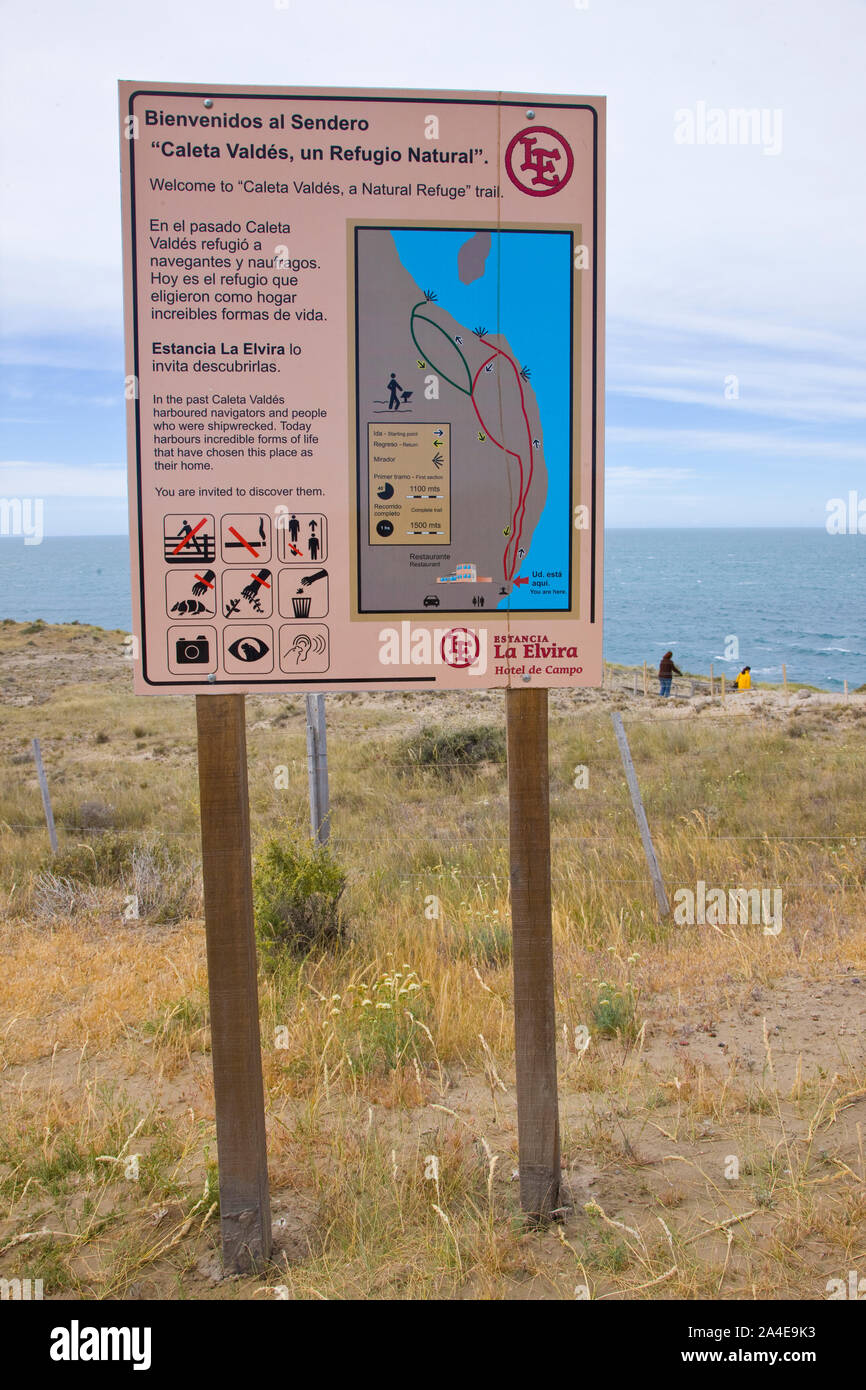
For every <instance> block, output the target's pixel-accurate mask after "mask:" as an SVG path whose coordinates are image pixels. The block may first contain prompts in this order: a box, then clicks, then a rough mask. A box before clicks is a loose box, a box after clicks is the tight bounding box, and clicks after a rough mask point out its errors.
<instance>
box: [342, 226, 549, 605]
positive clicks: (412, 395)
mask: <svg viewBox="0 0 866 1390" xmlns="http://www.w3.org/2000/svg"><path fill="white" fill-rule="evenodd" d="M574 243H575V237H574V233H573V232H572V231H571V230H565V231H535V230H533V231H517V230H505V229H501V228H492V229H491V228H485V229H483V230H482V229H479V230H476V231H467V229H466V228H465V227H460V228H442V227H436V228H401V229H396V228H383V227H359V228H357V229H356V232H355V245H356V255H355V284H356V290H357V321H358V331H357V343H358V352H357V373H358V375H357V401H358V407H359V410H360V411H363V410H364V409H365V408H366V409H367V410H368V411H369V412H370V414H371V415H372V416H373V417H374V418H375V417H382V416H386V417H387V421H388V428H389V430H390V431H391V434H390V435H389V438H391V439H392V440H393V441H394V447H395V448H398V447H399V438H398V434H399V431H400V428H401V427H402V429H403V430H404V431H406V430H411V445H410V443H409V440H406V441H405V444H404V448H403V450H402V451H401V457H404V456H405V453H406V452H407V450H408V449H409V448H410V447H411V448H412V449H414V450H415V452H416V457H417V458H418V466H419V467H420V468H423V469H426V470H427V475H428V480H427V483H426V486H427V487H428V490H429V493H428V498H427V499H425V500H426V511H427V517H428V520H429V521H430V525H429V527H425V526H424V525H423V524H420V525H419V524H417V523H418V521H419V520H420V521H421V522H422V523H423V520H424V518H423V516H422V517H421V518H418V517H415V518H414V521H415V523H416V524H412V525H407V524H406V522H405V520H404V519H403V518H402V516H401V518H400V522H399V524H397V525H395V526H394V527H393V529H392V528H391V526H390V523H389V521H388V519H387V518H384V520H383V522H382V529H384V530H385V531H386V532H387V540H388V542H389V544H390V546H392V547H402V549H400V550H396V549H395V550H393V551H392V550H390V549H389V552H388V553H387V554H386V555H383V554H381V553H380V551H379V549H378V547H377V540H379V539H381V536H376V535H371V536H370V540H369V545H367V546H365V545H363V544H362V545H361V547H360V566H359V567H360V596H359V608H360V611H361V612H363V613H376V612H393V611H396V610H399V611H401V612H403V613H406V614H407V615H408V614H410V613H417V612H419V611H423V608H424V605H425V604H426V605H427V606H428V607H430V606H435V607H439V606H442V607H443V608H447V609H448V611H450V612H460V611H464V610H465V611H468V612H471V611H473V610H478V609H481V608H483V609H486V610H491V609H499V610H501V611H504V612H511V613H514V612H527V611H536V612H537V611H540V610H544V611H546V612H550V613H553V612H564V613H567V612H569V611H570V609H571V591H572V574H571V562H572V555H571V533H572V529H573V520H572V517H573V508H572V506H571V498H572V418H573V392H572V381H573V344H572V330H573V306H572V280H573V274H574V271H573V266H574ZM422 285H428V286H433V285H435V286H436V289H432V288H428V289H427V290H423V289H422V288H421V286H422ZM497 324H498V327H497V328H491V327H488V325H497ZM407 326H408V332H409V336H410V338H411V341H412V344H413V346H414V348H415V351H416V359H415V361H414V363H412V364H411V366H412V368H414V370H411V368H410V373H406V372H405V371H404V372H403V373H402V375H403V376H405V377H406V379H407V381H408V382H409V383H410V385H409V387H408V389H407V388H404V387H403V384H402V382H399V381H398V380H397V377H396V373H394V372H390V373H389V372H388V370H387V364H388V363H389V362H390V361H391V360H392V359H398V360H402V361H404V362H405V360H406V353H405V351H404V348H403V345H404V342H405V338H406V330H407ZM530 360H531V362H532V366H530ZM383 383H385V384H386V386H387V388H388V389H387V390H386V393H385V395H383V394H382V386H383ZM446 414H447V417H448V423H447V424H443V420H444V417H445V416H446ZM440 417H442V418H440ZM382 428H383V427H382V425H381V424H379V423H378V422H377V423H376V424H370V425H368V429H367V440H366V454H365V451H364V449H363V448H362V450H361V457H360V465H361V467H360V475H359V476H360V479H361V480H362V497H363V484H365V483H366V480H367V479H368V478H370V477H371V476H372V475H371V468H374V467H375V466H376V459H377V457H381V456H382V452H383V451H382V448H381V445H382V443H383V442H384V437H383V435H382ZM452 431H453V444H452V443H451V436H452ZM446 435H447V438H448V447H447V455H446V452H445V450H444V449H443V448H442V447H441V444H442V441H444V440H445V439H446ZM361 437H362V439H363V435H362V436H361ZM371 443H372V444H373V445H374V446H376V448H375V449H374V452H373V454H372V455H371V454H370V446H371ZM437 473H438V474H439V475H440V477H441V479H442V488H443V489H445V491H442V490H441V489H439V488H438V487H437V481H438V479H437ZM385 489H386V491H390V489H389V488H388V484H387V483H386V484H385ZM379 495H380V493H378V492H377V493H376V496H379ZM418 496H419V494H418V482H417V480H416V478H415V476H414V475H413V474H406V475H400V476H399V477H398V479H397V480H396V481H395V483H394V491H393V495H392V496H391V498H390V500H389V503H388V505H389V506H390V508H391V509H392V510H394V511H396V510H397V509H399V508H400V506H401V504H402V503H403V502H404V500H405V499H406V498H409V499H411V500H412V503H413V505H415V506H417V498H418ZM446 498H450V501H451V512H452V517H453V520H452V524H451V526H448V527H446V526H444V525H443V524H441V521H442V518H441V515H440V513H442V512H444V510H445V508H444V506H443V505H442V503H443V502H444V500H445V499H446ZM365 503H366V498H364V502H363V503H362V505H364V504H365ZM370 505H371V506H373V507H375V505H376V503H375V501H374V500H373V499H371V502H370ZM410 520H411V518H410ZM431 585H436V586H440V587H439V588H432V589H431ZM442 585H449V586H453V587H449V588H448V589H447V590H443V589H442V588H441V586H442Z"/></svg>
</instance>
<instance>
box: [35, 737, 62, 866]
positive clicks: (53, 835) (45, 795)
mask: <svg viewBox="0 0 866 1390" xmlns="http://www.w3.org/2000/svg"><path fill="white" fill-rule="evenodd" d="M33 761H34V762H35V763H36V776H37V777H38V778H39V790H40V792H41V793H42V809H43V811H44V812H45V822H46V824H47V826H48V839H49V841H50V842H51V853H52V854H56V853H57V830H56V828H55V825H54V812H53V811H52V809H51V793H50V792H49V790H48V778H47V777H46V776H45V768H44V767H43V766H42V753H41V750H40V748H39V739H38V738H35V739H34V740H33Z"/></svg>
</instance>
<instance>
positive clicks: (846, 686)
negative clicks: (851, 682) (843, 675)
mask: <svg viewBox="0 0 866 1390" xmlns="http://www.w3.org/2000/svg"><path fill="white" fill-rule="evenodd" d="M847 703H848V682H847V681H846V682H845V704H846V705H847Z"/></svg>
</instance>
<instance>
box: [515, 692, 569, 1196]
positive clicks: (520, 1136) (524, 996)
mask: <svg viewBox="0 0 866 1390" xmlns="http://www.w3.org/2000/svg"><path fill="white" fill-rule="evenodd" d="M505 716H506V724H507V734H508V812H509V814H508V821H509V841H510V851H511V922H512V935H513V945H512V960H513V967H514V1054H515V1064H516V1071H517V1141H518V1148H519V1157H518V1164H519V1168H520V1204H521V1206H522V1207H523V1210H524V1211H525V1212H526V1213H527V1215H528V1216H530V1217H532V1218H533V1219H535V1220H545V1219H547V1218H549V1217H550V1216H551V1214H552V1213H553V1212H554V1211H555V1210H556V1209H557V1208H558V1207H559V1204H560V1182H561V1172H560V1151H559V1102H558V1098H557V1087H556V1016H555V1002H554V987H553V924H552V917H551V904H550V784H549V774H548V753H547V691H546V690H544V689H541V690H539V689H536V690H527V689H519V688H518V689H508V690H506V692H505Z"/></svg>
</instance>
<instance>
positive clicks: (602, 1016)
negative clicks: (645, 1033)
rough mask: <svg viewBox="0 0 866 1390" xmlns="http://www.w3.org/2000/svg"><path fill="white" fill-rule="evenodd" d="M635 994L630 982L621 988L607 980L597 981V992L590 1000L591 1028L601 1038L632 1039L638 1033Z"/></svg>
mask: <svg viewBox="0 0 866 1390" xmlns="http://www.w3.org/2000/svg"><path fill="white" fill-rule="evenodd" d="M636 1010H637V996H636V994H635V991H634V988H633V986H632V985H631V984H626V985H624V986H623V988H622V989H619V988H618V987H617V986H616V985H614V984H611V982H610V981H609V980H599V981H598V993H597V994H596V995H595V996H594V997H593V998H592V999H591V1000H590V1006H589V1012H590V1017H591V1019H592V1023H593V1029H594V1031H595V1032H596V1033H599V1034H600V1035H601V1036H602V1037H603V1038H615V1037H622V1038H626V1039H630V1040H632V1041H633V1040H634V1039H635V1038H636V1037H637V1033H638V1023H637V1011H636Z"/></svg>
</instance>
